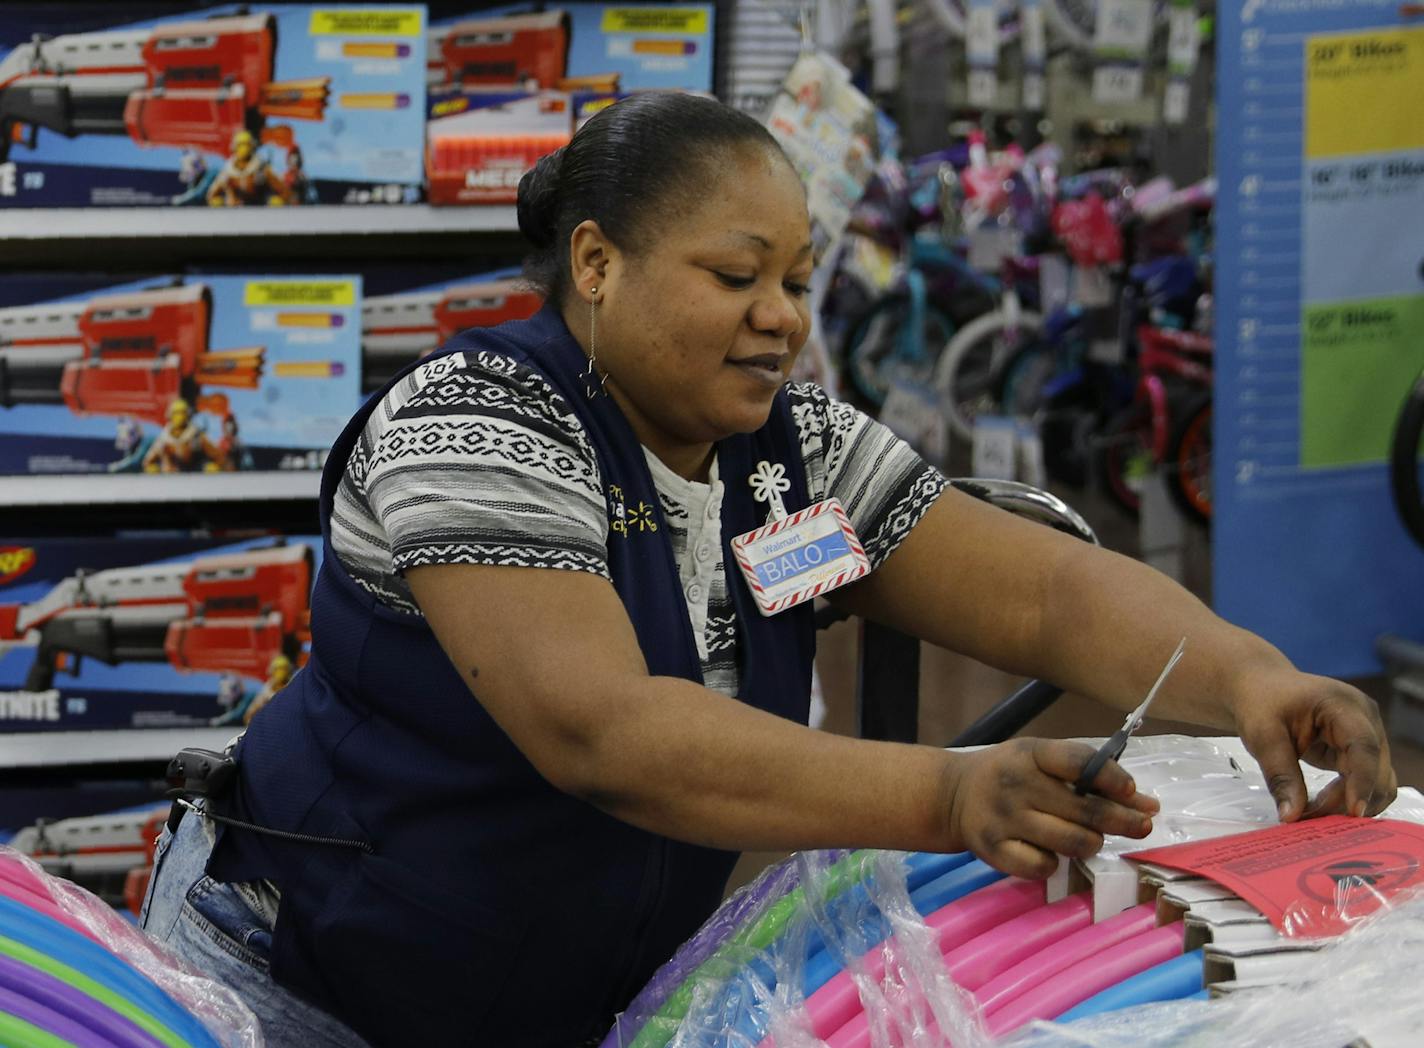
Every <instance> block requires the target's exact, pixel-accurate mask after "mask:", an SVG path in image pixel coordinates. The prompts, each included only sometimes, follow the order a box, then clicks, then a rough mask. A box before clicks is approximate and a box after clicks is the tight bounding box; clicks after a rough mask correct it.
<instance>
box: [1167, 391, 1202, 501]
mask: <svg viewBox="0 0 1424 1048" xmlns="http://www.w3.org/2000/svg"><path fill="white" fill-rule="evenodd" d="M1179 417H1180V419H1181V421H1180V422H1178V423H1177V426H1176V428H1175V429H1174V430H1173V431H1172V435H1171V437H1170V438H1169V439H1168V442H1167V468H1168V471H1169V475H1168V477H1167V480H1168V484H1167V494H1168V495H1170V496H1171V497H1172V501H1173V502H1174V503H1176V506H1177V508H1178V509H1179V510H1181V511H1182V514H1183V515H1184V516H1185V517H1186V518H1187V519H1188V520H1194V521H1196V522H1197V523H1198V524H1201V525H1203V526H1205V525H1207V524H1210V523H1211V394H1210V393H1209V392H1208V393H1203V394H1202V395H1201V396H1199V397H1197V398H1196V399H1195V400H1193V401H1192V402H1191V403H1189V404H1188V405H1187V406H1186V408H1184V409H1183V411H1182V413H1181V415H1180V416H1179Z"/></svg>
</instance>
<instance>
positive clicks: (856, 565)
mask: <svg viewBox="0 0 1424 1048" xmlns="http://www.w3.org/2000/svg"><path fill="white" fill-rule="evenodd" d="M732 554H733V556H735V557H736V558H737V565H738V566H739V567H740V568H741V569H742V574H743V575H744V576H746V580H747V585H748V586H750V587H751V591H752V596H753V597H754V598H755V599H756V602H757V607H758V608H759V609H760V610H761V613H762V614H763V615H775V614H776V613H777V612H779V611H785V610H786V609H787V608H790V607H794V606H796V605H797V604H800V603H801V602H802V601H807V600H810V599H811V598H812V597H815V596H817V595H818V594H822V593H829V592H830V591H831V590H833V589H836V588H838V587H840V586H844V585H846V584H847V583H849V582H854V581H855V580H856V579H858V578H860V577H861V576H863V575H866V574H868V573H869V571H870V561H869V560H867V559H866V557H865V550H864V549H862V548H861V545H860V537H859V536H858V535H856V533H855V528H853V527H851V523H850V518H849V517H847V516H846V514H845V510H843V509H841V504H840V502H839V501H837V500H836V499H827V500H826V501H825V502H818V503H816V504H815V505H814V506H808V507H807V508H806V509H803V510H801V511H800V512H799V513H793V514H791V515H790V516H789V517H782V518H781V519H779V520H773V521H772V522H771V523H769V524H766V525H765V526H763V527H760V528H757V529H756V530H755V531H749V532H747V533H746V534H745V535H738V536H737V537H736V538H734V539H732Z"/></svg>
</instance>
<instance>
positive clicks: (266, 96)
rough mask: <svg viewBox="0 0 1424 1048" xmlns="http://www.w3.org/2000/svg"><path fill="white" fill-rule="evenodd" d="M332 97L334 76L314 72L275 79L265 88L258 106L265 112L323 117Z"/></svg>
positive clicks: (284, 115)
mask: <svg viewBox="0 0 1424 1048" xmlns="http://www.w3.org/2000/svg"><path fill="white" fill-rule="evenodd" d="M330 98H331V77H329V76H314V77H308V78H306V79H302V80H281V81H273V82H272V83H270V84H266V85H264V86H263V88H262V94H261V96H260V97H259V98H258V100H257V110H258V112H260V113H261V114H262V115H263V116H277V117H286V118H288V119H291V120H320V119H322V117H323V116H325V115H326V105H327V102H328V101H329V100H330Z"/></svg>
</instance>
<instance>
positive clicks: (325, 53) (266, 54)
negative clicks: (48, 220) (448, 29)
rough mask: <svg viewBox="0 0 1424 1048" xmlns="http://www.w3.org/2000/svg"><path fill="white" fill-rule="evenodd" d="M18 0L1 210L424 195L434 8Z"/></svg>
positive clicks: (10, 19)
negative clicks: (190, 7) (177, 10)
mask: <svg viewBox="0 0 1424 1048" xmlns="http://www.w3.org/2000/svg"><path fill="white" fill-rule="evenodd" d="M7 6H11V7H14V8H15V10H12V11H7V13H6V16H5V17H4V18H3V19H0V207H3V206H12V207H87V206H102V207H112V206H125V205H150V206H164V207H167V206H183V205H192V206H208V205H212V206H242V205H252V204H286V205H303V204H317V203H323V204H332V203H336V204H340V203H346V204H361V203H383V204H400V203H415V202H417V201H419V200H420V199H421V198H422V193H423V190H422V159H421V158H422V149H423V143H424V114H425V82H424V68H425V9H424V7H423V6H416V5H390V6H382V7H380V8H362V7H359V6H356V5H350V6H345V7H342V6H326V5H305V4H303V5H282V4H268V5H256V4H253V5H248V4H243V5H233V4H229V5H225V6H221V7H211V8H205V9H201V10H197V11H192V12H185V13H182V14H173V13H172V11H173V8H172V5H169V6H168V7H167V8H166V9H165V8H162V7H159V6H158V5H156V4H148V5H144V4H137V3H133V4H131V3H122V2H120V3H113V4H103V5H99V4H88V5H68V4H49V5H40V4H20V5H7ZM165 11H166V13H165Z"/></svg>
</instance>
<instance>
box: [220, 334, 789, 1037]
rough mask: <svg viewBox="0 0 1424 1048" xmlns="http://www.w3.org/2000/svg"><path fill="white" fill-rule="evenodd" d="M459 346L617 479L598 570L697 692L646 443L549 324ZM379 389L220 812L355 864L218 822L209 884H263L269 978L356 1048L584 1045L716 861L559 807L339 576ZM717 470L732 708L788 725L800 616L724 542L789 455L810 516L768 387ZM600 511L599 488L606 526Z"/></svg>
mask: <svg viewBox="0 0 1424 1048" xmlns="http://www.w3.org/2000/svg"><path fill="white" fill-rule="evenodd" d="M467 351H484V352H488V353H493V354H498V355H501V356H506V357H509V358H510V359H512V360H515V361H517V362H519V363H521V364H525V365H527V366H529V367H531V368H533V369H534V370H536V371H537V372H539V373H540V374H541V375H543V376H544V377H545V378H546V379H547V380H548V382H549V384H550V385H551V386H552V387H553V388H554V389H555V390H557V391H558V392H559V393H560V394H561V395H562V396H563V398H564V399H565V401H566V402H567V403H568V405H569V406H570V407H571V408H572V410H573V411H574V412H575V413H576V414H577V416H578V418H579V420H580V421H581V422H582V424H583V426H584V429H585V430H586V432H587V434H588V437H589V439H590V442H591V443H592V446H593V448H594V451H595V453H596V455H597V459H598V467H599V470H600V473H601V476H602V481H603V483H604V485H605V487H607V488H609V489H612V488H614V487H615V486H616V487H617V488H618V489H619V491H620V492H621V503H622V505H623V506H624V507H626V509H627V512H626V516H625V519H628V520H629V521H630V526H629V527H628V528H627V529H626V533H625V532H622V531H618V530H614V529H610V534H609V550H608V565H609V570H610V573H611V575H612V578H613V584H614V587H615V588H616V590H617V592H618V594H619V596H620V597H621V598H622V601H623V604H624V606H625V607H626V608H627V610H628V615H629V617H630V619H631V620H632V623H633V626H634V628H635V630H636V632H637V636H638V641H639V644H640V646H641V648H642V652H643V655H644V657H645V659H646V660H647V664H648V671H649V672H650V673H651V674H654V675H658V676H672V677H681V678H685V679H687V680H692V681H697V682H699V683H700V682H701V679H702V677H701V666H700V662H699V658H698V654H697V647H696V644H695V642H694V640H693V634H692V627H691V624H690V623H689V621H688V615H687V607H686V604H685V603H684V598H683V595H682V589H681V585H680V583H679V579H678V572H677V565H676V563H675V561H674V559H673V555H672V549H671V546H670V545H669V542H668V539H667V532H666V527H665V525H664V522H663V520H662V513H661V509H660V508H659V501H658V496H657V491H656V489H655V488H654V486H653V481H652V478H651V476H650V475H649V472H648V468H647V462H646V460H645V459H644V457H643V450H642V448H641V446H640V445H639V442H638V440H637V438H636V437H635V436H634V434H633V431H632V429H631V428H630V427H629V425H628V423H627V421H626V419H625V418H624V417H623V415H622V413H621V412H620V411H619V410H618V408H617V406H616V405H615V403H614V402H613V400H612V399H611V398H609V397H606V396H600V397H598V398H596V399H593V400H589V399H588V398H587V396H586V395H585V392H584V387H583V385H582V382H581V380H580V375H581V373H582V371H583V370H584V368H585V367H586V364H587V360H586V358H585V356H584V354H583V351H582V350H581V349H580V348H579V346H578V344H577V342H575V341H574V339H573V338H572V336H571V335H570V334H569V331H568V328H567V327H566V326H565V324H564V322H563V319H562V317H561V316H560V315H559V314H558V313H557V312H556V311H554V310H553V309H551V308H547V307H546V308H545V309H544V310H543V311H541V312H540V313H539V314H538V315H537V316H535V317H533V318H532V319H530V320H528V321H520V322H516V323H511V324H505V325H502V326H500V327H498V328H494V329H489V330H483V331H478V332H473V331H472V332H466V333H464V334H462V335H459V336H457V337H456V338H455V339H453V340H452V341H451V342H450V343H449V344H448V345H447V346H445V347H444V349H443V350H442V351H441V353H440V354H439V355H447V354H451V353H461V352H467ZM430 359H434V358H430ZM421 363H428V360H427V361H423V362H421ZM409 370H410V369H407V372H408V371H409ZM404 374H405V373H403V374H402V375H401V376H398V377H397V378H396V379H394V380H393V382H392V385H393V384H394V383H395V382H399V381H400V380H401V378H403V377H404ZM387 388H388V389H389V388H390V387H389V386H388V387H387ZM383 395H384V391H383V393H382V394H378V395H375V396H373V397H372V398H371V399H370V401H369V402H368V403H367V404H366V406H365V407H364V408H363V409H362V410H361V411H360V412H359V413H358V414H357V415H356V417H355V418H353V419H352V421H351V422H350V424H349V425H348V426H347V428H346V430H345V432H344V433H343V434H342V436H341V437H340V439H339V440H338V441H337V442H336V444H335V445H334V447H333V448H332V452H331V456H330V459H329V461H328V464H327V467H326V471H325V474H324V475H323V477H322V485H321V516H322V532H323V540H324V557H323V561H322V566H321V570H320V572H319V573H318V576H317V581H316V585H315V588H314V590H313V593H312V641H311V657H310V660H309V661H308V663H307V664H306V666H305V667H303V669H302V670H301V671H300V672H298V673H297V675H296V676H295V677H294V678H293V680H292V682H291V683H290V684H289V685H288V686H287V687H286V688H285V689H284V690H283V692H282V693H281V695H280V696H278V698H277V700H276V701H274V702H273V703H271V704H270V705H269V706H268V707H266V709H264V710H263V712H262V714H261V715H260V716H258V717H256V718H254V720H253V722H252V725H251V727H250V728H249V729H248V731H247V734H246V736H245V737H244V738H243V741H242V742H241V744H240V746H239V748H238V751H237V757H238V760H239V762H240V769H241V772H240V776H239V780H238V785H237V787H236V788H235V790H234V792H233V796H232V798H231V800H230V802H229V805H230V807H229V811H228V814H230V815H232V816H235V817H237V818H240V819H245V820H248V821H250V822H253V823H256V824H258V825H262V826H269V827H274V828H277V829H281V830H287V831H294V832H301V833H304V834H312V835H317V836H327V837H336V838H346V839H359V840H363V841H366V842H368V843H369V844H370V845H371V846H372V847H373V849H374V853H373V854H369V855H367V854H362V853H361V852H359V851H356V850H354V849H351V848H343V847H336V846H324V845H318V844H307V843H289V842H287V841H284V840H281V839H278V838H274V837H272V836H269V835H259V834H256V833H252V832H250V831H244V830H240V829H233V828H224V829H223V830H222V831H221V833H220V836H219V840H218V845H217V847H216V848H215V850H214V852H213V857H212V859H211V860H210V863H209V867H208V872H209V874H210V875H211V876H213V877H215V878H216V879H218V880H220V881H246V880H253V879H256V878H269V879H271V880H272V881H273V882H274V883H275V884H277V886H278V887H279V888H280V889H281V894H282V901H281V909H280V912H279V914H278V918H277V924H276V929H275V932H274V936H273V942H272V975H273V977H274V979H275V980H276V981H277V982H278V983H279V984H280V985H282V986H285V987H287V988H288V989H290V990H292V991H294V992H295V993H297V994H298V995H300V996H302V997H304V998H306V999H307V1000H309V1001H311V1002H312V1003H313V1004H316V1005H317V1006H319V1007H321V1008H323V1009H325V1010H326V1011H328V1012H330V1013H332V1014H334V1015H335V1016H337V1017H338V1018H340V1019H341V1020H342V1021H344V1022H345V1023H347V1024H348V1025H349V1026H351V1027H352V1028H353V1029H354V1030H356V1031H357V1032H358V1033H360V1034H361V1035H362V1036H363V1037H365V1038H366V1039H368V1040H369V1041H371V1042H372V1043H373V1044H378V1045H409V1044H481V1045H520V1046H525V1048H529V1046H539V1045H551V1046H552V1045H559V1046H568V1045H574V1044H578V1043H580V1042H581V1041H584V1040H586V1039H588V1038H590V1037H593V1038H596V1037H597V1036H599V1035H600V1034H602V1033H603V1032H604V1031H606V1030H607V1028H608V1027H609V1025H610V1024H611V1022H612V1019H613V1016H614V1014H615V1013H616V1012H617V1011H618V1010H619V1009H621V1008H623V1007H624V1006H625V1005H626V1004H627V1003H628V1001H629V1000H630V999H631V998H632V996H633V994H634V993H635V992H636V991H637V990H638V989H639V988H640V987H641V986H642V985H643V983H644V982H646V981H647V979H648V977H649V976H650V975H651V974H652V973H653V971H654V970H655V969H656V968H657V967H658V965H659V964H661V963H662V962H663V961H665V960H666V959H667V958H669V957H671V956H672V954H673V952H674V951H675V950H676V949H677V947H678V946H679V945H680V944H681V943H682V942H683V941H684V940H685V939H687V938H688V937H689V936H690V935H691V934H692V933H693V932H694V931H696V929H697V928H698V926H699V925H700V924H701V923H702V921H704V920H705V919H706V918H707V917H708V916H709V915H710V914H711V912H712V910H713V909H714V908H715V907H716V906H717V904H718V902H719V901H720V899H721V893H722V891H723V889H724V887H725V884H726V879H727V876H728V874H729V873H730V871H731V869H732V865H733V863H734V862H735V860H736V855H735V854H734V853H730V852H725V851H719V850H714V849H709V848H704V847H698V846H694V845H691V844H686V843H682V842H680V841H675V840H671V839H669V838H666V837H662V836H658V835H656V834H652V833H648V832H645V831H643V830H639V829H636V828H634V827H632V826H630V825H627V824H625V823H622V822H619V821H618V820H616V819H614V818H612V817H610V816H608V815H606V814H604V813H603V812H601V811H599V810H597V809H596V808H594V807H592V806H591V805H588V804H586V803H584V802H582V801H578V800H575V799H573V798H572V797H569V796H567V795H565V794H563V793H560V792H559V791H557V790H555V789H554V788H553V787H552V786H551V785H549V783H548V782H547V781H546V780H545V779H543V778H542V777H541V776H540V775H539V774H538V773H537V772H536V771H535V769H534V768H533V766H532V765H531V764H530V763H529V762H528V761H527V760H526V759H525V757H524V756H523V754H521V753H520V751H519V750H518V749H516V748H515V746H514V745H513V743H512V742H511V741H510V740H509V738H508V737H507V736H506V735H505V734H504V732H503V731H501V730H500V728H499V727H498V726H497V725H496V724H495V722H494V721H493V720H492V719H491V718H490V716H489V715H488V714H487V713H486V712H485V710H484V709H483V708H482V707H481V705H480V704H479V702H478V701H477V700H476V699H475V697H474V696H473V695H472V694H471V693H470V690H469V688H468V687H467V686H466V684H465V681H464V680H463V678H462V676H461V673H460V672H459V671H458V670H456V668H455V667H454V666H452V665H451V663H450V661H449V660H448V659H447V658H446V656H445V655H444V653H443V652H442V650H441V649H440V647H439V645H438V644H437V643H436V640H435V637H434V635H433V634H432V632H431V631H430V629H429V628H428V627H427V625H426V623H425V621H424V619H422V618H421V617H419V616H416V615H411V614H406V613H403V612H400V611H396V610H393V609H391V608H388V607H386V606H384V605H382V604H380V603H379V602H378V601H376V599H375V598H374V597H372V596H371V595H370V594H369V593H367V592H366V591H365V590H363V589H362V588H361V587H359V586H358V585H357V584H356V583H355V582H354V581H353V580H352V578H351V577H350V575H349V574H347V572H346V571H345V570H344V568H343V567H342V565H341V562H340V561H339V560H338V559H337V557H336V555H335V553H334V552H333V550H332V548H331V541H330V516H331V510H332V503H333V497H334V495H335V492H336V489H337V486H338V485H339V484H340V482H341V478H342V475H343V472H344V470H345V467H346V464H347V460H348V458H349V456H350V453H351V449H352V447H353V446H354V444H355V442H356V440H357V439H358V437H359V436H360V433H361V431H362V429H363V427H364V426H365V423H366V420H367V418H368V417H369V415H370V413H371V411H372V410H373V409H374V407H375V406H376V405H377V404H378V403H379V402H380V400H381V397H382V396H383ZM717 454H718V457H719V468H720V471H721V476H722V477H723V478H724V479H725V480H726V483H727V490H726V495H725V497H724V499H723V503H722V535H723V546H724V548H723V558H724V561H723V562H724V563H725V564H726V565H727V566H728V583H729V589H730V590H731V591H732V594H733V600H734V605H735V608H736V612H737V618H738V623H739V628H740V631H741V633H740V644H741V651H742V663H741V666H740V673H741V681H742V686H741V695H740V699H741V701H743V702H746V703H748V704H750V705H753V706H756V707H757V708H759V709H763V710H767V711H770V712H772V713H775V714H778V715H780V716H783V717H787V718H791V719H794V720H798V721H801V722H802V723H804V722H805V720H806V716H807V703H808V695H809V688H810V674H811V661H812V655H813V651H814V643H815V639H814V627H813V624H812V619H811V612H810V606H809V604H808V605H803V606H801V607H798V608H795V609H793V610H791V611H789V612H787V613H783V614H781V615H778V616H776V617H774V618H764V617H763V616H762V615H761V614H760V613H759V612H758V611H757V609H756V606H755V604H754V602H753V601H752V599H751V594H750V592H749V591H748V589H747V586H746V583H745V581H744V580H742V579H741V576H740V574H739V573H737V571H736V569H735V560H734V559H733V557H732V555H731V551H730V549H729V548H727V540H728V539H729V538H730V537H731V536H734V535H738V534H741V533H743V532H746V531H750V530H751V529H753V528H755V527H758V526H759V525H761V524H762V523H764V517H765V508H764V507H762V506H760V505H759V504H758V503H756V502H755V501H754V500H753V499H752V497H751V494H750V489H749V485H747V484H746V483H745V481H744V478H746V477H748V476H749V475H750V474H751V473H752V472H753V470H754V468H755V464H756V463H757V462H758V461H760V460H763V459H766V460H769V461H772V462H780V463H785V464H786V466H787V473H788V476H789V477H790V478H791V480H792V488H791V491H790V492H789V493H788V494H787V496H786V498H785V502H786V505H787V509H788V510H789V511H791V512H795V511H796V510H797V509H799V508H802V507H803V506H805V505H806V503H807V494H806V482H805V475H804V466H803V463H802V459H801V455H800V451H799V443H798V441H797V437H796V430H795V426H794V424H793V422H792V418H791V412H790V409H789V407H788V406H787V402H786V397H785V393H784V392H783V393H781V394H779V395H778V396H777V398H776V402H775V406H774V407H773V410H772V413H771V417H770V419H769V421H768V422H767V424H766V425H765V426H763V427H762V429H760V430H759V431H757V432H756V433H754V434H750V435H738V436H733V437H730V438H728V439H726V440H724V441H722V442H720V443H719V444H718V447H717ZM618 501H619V500H618V499H617V497H616V495H615V494H613V493H610V494H609V512H610V520H612V519H615V514H616V513H617V504H618ZM635 515H636V516H637V517H638V519H639V521H640V522H641V525H640V524H637V523H631V521H632V518H633V517H634V516H635ZM688 831H689V834H691V835H695V833H696V830H695V828H694V827H691V826H689V827H688Z"/></svg>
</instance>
